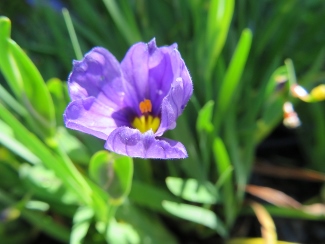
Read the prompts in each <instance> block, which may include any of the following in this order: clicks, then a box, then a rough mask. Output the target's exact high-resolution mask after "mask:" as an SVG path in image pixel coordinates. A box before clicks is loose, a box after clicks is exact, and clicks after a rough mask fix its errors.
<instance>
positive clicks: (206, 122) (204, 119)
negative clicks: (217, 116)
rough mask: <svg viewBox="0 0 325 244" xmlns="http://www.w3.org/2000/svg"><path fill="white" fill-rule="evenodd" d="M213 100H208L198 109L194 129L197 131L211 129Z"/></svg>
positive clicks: (210, 130) (209, 130)
mask: <svg viewBox="0 0 325 244" xmlns="http://www.w3.org/2000/svg"><path fill="white" fill-rule="evenodd" d="M213 106H214V101H208V102H207V103H206V104H205V105H204V106H203V107H202V108H201V110H200V111H199V114H198V118H197V121H196V130H197V131H198V133H200V132H202V131H205V132H207V133H209V132H212V131H213V124H212V123H211V120H212V115H213Z"/></svg>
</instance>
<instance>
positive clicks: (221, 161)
mask: <svg viewBox="0 0 325 244" xmlns="http://www.w3.org/2000/svg"><path fill="white" fill-rule="evenodd" d="M213 154H214V158H215V163H216V167H217V169H218V175H219V177H222V176H223V175H224V174H226V175H227V174H229V173H230V172H229V169H230V168H231V167H232V165H231V162H230V158H229V155H228V152H227V149H226V147H225V145H224V143H223V141H222V139H221V138H219V137H217V138H216V139H215V140H214V143H213ZM223 181H224V184H223V186H222V188H221V191H222V201H223V205H224V208H225V215H226V223H227V226H231V225H232V222H233V221H234V219H235V216H236V212H237V209H236V205H235V199H234V196H235V191H234V185H233V181H232V175H230V177H227V178H226V179H224V180H223ZM217 184H218V183H217Z"/></svg>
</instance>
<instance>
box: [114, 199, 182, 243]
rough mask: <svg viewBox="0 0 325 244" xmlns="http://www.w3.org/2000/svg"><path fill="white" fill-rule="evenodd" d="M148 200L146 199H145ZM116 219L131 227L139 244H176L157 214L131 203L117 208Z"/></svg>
mask: <svg viewBox="0 0 325 244" xmlns="http://www.w3.org/2000/svg"><path fill="white" fill-rule="evenodd" d="M147 200H148V198H147ZM116 219H118V221H120V222H126V223H128V224H130V225H132V226H133V228H134V229H135V231H136V232H137V233H138V234H139V237H140V242H139V243H154V244H165V243H168V244H176V243H177V241H176V239H175V238H174V237H173V235H172V233H171V232H170V231H169V229H168V228H166V225H165V224H164V223H163V222H162V221H161V219H160V216H158V214H157V213H153V212H150V211H147V210H146V209H144V208H140V207H137V206H136V205H135V204H133V203H132V202H127V203H126V204H123V205H122V206H120V207H119V209H118V210H117V212H116Z"/></svg>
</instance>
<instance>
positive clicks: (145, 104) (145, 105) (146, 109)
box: [139, 99, 152, 114]
mask: <svg viewBox="0 0 325 244" xmlns="http://www.w3.org/2000/svg"><path fill="white" fill-rule="evenodd" d="M139 108H140V111H141V113H142V114H145V113H150V112H151V110H152V104H151V101H150V100H149V99H144V100H143V101H142V102H140V103H139Z"/></svg>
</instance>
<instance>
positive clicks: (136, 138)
mask: <svg viewBox="0 0 325 244" xmlns="http://www.w3.org/2000/svg"><path fill="white" fill-rule="evenodd" d="M68 85H69V93H70V97H71V100H72V102H71V103H70V104H69V105H68V107H67V109H66V111H65V113H64V121H65V125H66V127H68V128H71V129H74V130H79V131H82V132H84V133H88V134H91V135H94V136H96V137H99V138H101V139H104V140H106V143H105V148H106V149H108V150H110V151H113V152H116V153H119V154H123V155H128V156H131V157H141V158H160V159H167V158H185V157H187V152H186V149H185V147H184V146H183V145H182V144H181V143H180V142H177V141H173V140H169V139H166V138H162V137H161V136H162V135H163V133H164V132H165V131H166V130H172V129H174V128H175V126H176V119H177V118H178V116H180V115H181V114H182V112H183V110H184V108H185V106H186V104H187V102H188V100H189V99H190V97H191V95H192V92H193V84H192V80H191V77H190V75H189V72H188V70H187V68H186V66H185V63H184V61H183V59H182V58H181V55H180V53H179V52H178V50H177V45H176V44H174V45H171V46H169V47H160V48H158V47H157V46H156V41H155V39H153V40H151V41H150V42H149V43H148V44H147V43H143V42H140V43H136V44H135V45H133V46H132V47H131V48H130V49H129V51H128V52H127V53H126V55H125V57H124V59H123V61H122V62H121V63H119V62H118V61H117V60H116V58H115V57H114V56H113V55H112V54H111V53H110V52H109V51H107V50H106V49H104V48H101V47H95V48H93V49H92V50H91V51H90V52H89V53H87V54H86V55H85V57H84V58H83V60H81V61H74V63H73V70H72V72H71V74H70V76H69V81H68Z"/></svg>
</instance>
